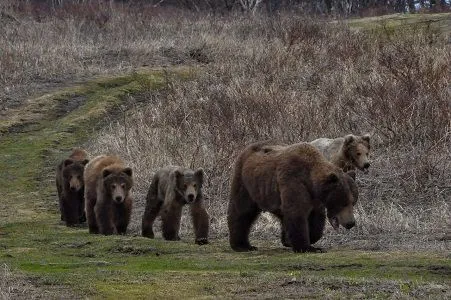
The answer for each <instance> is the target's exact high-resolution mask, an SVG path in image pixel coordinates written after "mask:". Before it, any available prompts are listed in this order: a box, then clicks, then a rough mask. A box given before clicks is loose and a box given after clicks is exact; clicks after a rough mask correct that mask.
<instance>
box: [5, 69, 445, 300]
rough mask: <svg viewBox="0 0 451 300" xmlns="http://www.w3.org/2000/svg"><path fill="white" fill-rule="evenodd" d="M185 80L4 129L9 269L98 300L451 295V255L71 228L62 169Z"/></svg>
mask: <svg viewBox="0 0 451 300" xmlns="http://www.w3.org/2000/svg"><path fill="white" fill-rule="evenodd" d="M173 76H177V77H182V78H185V79H187V80H189V78H190V76H193V73H192V71H191V70H189V69H175V70H173V71H171V72H163V71H159V70H156V71H155V70H154V71H152V70H151V71H142V72H138V73H135V74H131V75H127V76H122V77H117V78H102V79H97V80H93V81H92V82H87V83H86V84H84V85H80V86H78V87H72V88H68V89H65V90H63V91H60V92H56V93H52V94H48V95H44V96H42V97H39V98H37V99H35V101H31V102H30V103H29V104H27V105H25V106H23V107H22V108H20V109H17V111H16V112H13V113H12V115H11V118H10V119H9V120H6V121H5V122H4V123H2V124H1V126H2V127H1V128H2V137H1V143H0V169H1V170H2V172H3V176H1V177H0V186H1V189H2V194H3V195H4V196H6V197H4V198H3V199H2V202H1V204H0V224H1V226H2V227H1V228H0V263H1V264H3V263H4V264H6V265H8V266H10V267H11V268H12V270H13V272H16V273H21V274H24V275H25V276H26V277H28V278H30V279H31V280H32V281H33V282H34V284H35V285H37V286H40V287H43V288H44V289H45V288H46V287H47V286H61V285H62V286H69V287H70V288H71V289H72V291H73V293H74V295H78V296H81V297H91V298H113V299H117V298H161V297H164V298H175V299H177V298H189V297H195V298H198V297H205V298H216V297H225V298H242V297H249V298H251V297H257V296H258V297H267V298H277V297H279V298H290V297H292V298H293V297H294V298H298V297H299V295H301V296H303V297H307V298H315V297H318V298H324V297H332V298H337V297H338V298H344V297H349V296H351V295H355V294H356V293H357V295H361V296H362V297H370V298H386V297H388V296H391V295H392V294H393V293H395V292H396V293H398V294H399V295H404V296H415V295H416V294H415V293H417V292H418V291H426V292H427V293H428V295H431V296H432V297H434V296H438V297H443V296H444V290H445V292H446V291H447V290H449V275H450V270H451V263H450V259H449V257H447V256H446V254H443V253H426V252H424V253H415V252H366V251H355V250H346V249H340V248H335V249H332V250H331V251H329V252H328V253H324V254H294V253H292V252H291V251H290V250H289V249H285V248H282V247H281V246H280V245H279V244H278V243H277V244H274V243H273V241H270V242H268V241H256V245H257V246H259V247H260V250H259V251H256V252H251V253H235V252H233V251H232V250H231V249H230V248H229V246H228V242H227V240H224V239H221V240H215V239H213V240H212V241H211V244H210V245H206V246H202V247H199V246H197V245H194V243H192V241H180V242H165V241H163V240H161V239H155V240H150V239H146V238H142V237H136V236H108V237H105V236H99V235H90V234H88V233H87V229H86V228H67V227H65V226H64V225H63V224H62V223H61V222H60V221H59V214H58V212H57V199H56V195H55V194H56V193H55V187H54V182H53V176H54V173H53V172H54V171H53V169H54V167H55V166H56V164H57V163H58V161H59V160H60V159H61V158H62V157H63V156H64V155H67V153H68V150H69V149H70V148H71V147H73V146H77V145H80V144H81V143H83V142H85V141H87V140H88V139H89V136H90V135H91V134H92V132H93V131H95V129H96V128H99V127H101V126H102V125H103V124H104V120H105V117H106V116H111V115H114V114H117V113H118V112H120V110H121V109H122V108H121V105H127V101H126V99H127V96H128V95H130V94H136V93H140V92H143V91H144V90H147V89H152V90H155V89H160V88H164V87H165V85H166V82H167V81H168V80H171V78H172V77H173ZM77 97H82V98H81V99H83V101H82V104H81V105H80V106H79V107H76V108H75V109H73V110H71V111H70V112H68V113H61V111H60V109H59V107H60V106H61V103H63V104H64V103H65V101H66V102H67V101H68V100H69V99H71V98H72V99H73V98H77ZM30 112H31V113H30ZM14 113H17V115H20V116H21V117H20V118H17V117H16V116H15V115H14ZM18 120H19V121H18ZM19 125H20V127H17V126H19ZM11 128H13V129H14V128H20V130H17V131H16V132H15V130H11ZM274 239H275V240H276V239H277V238H276V237H275V238H274Z"/></svg>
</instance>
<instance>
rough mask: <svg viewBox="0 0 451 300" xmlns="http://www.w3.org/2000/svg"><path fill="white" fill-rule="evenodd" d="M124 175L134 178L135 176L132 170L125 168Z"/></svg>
mask: <svg viewBox="0 0 451 300" xmlns="http://www.w3.org/2000/svg"><path fill="white" fill-rule="evenodd" d="M122 173H124V174H126V175H128V176H130V177H132V175H133V171H132V168H125V169H124V170H122Z"/></svg>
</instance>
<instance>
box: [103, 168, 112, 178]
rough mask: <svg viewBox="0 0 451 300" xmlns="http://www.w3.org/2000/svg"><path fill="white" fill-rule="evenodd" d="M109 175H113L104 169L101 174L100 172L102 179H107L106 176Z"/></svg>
mask: <svg viewBox="0 0 451 300" xmlns="http://www.w3.org/2000/svg"><path fill="white" fill-rule="evenodd" d="M111 173H113V172H111V170H108V169H105V170H103V172H102V176H103V178H105V177H107V176H108V175H110V174H111Z"/></svg>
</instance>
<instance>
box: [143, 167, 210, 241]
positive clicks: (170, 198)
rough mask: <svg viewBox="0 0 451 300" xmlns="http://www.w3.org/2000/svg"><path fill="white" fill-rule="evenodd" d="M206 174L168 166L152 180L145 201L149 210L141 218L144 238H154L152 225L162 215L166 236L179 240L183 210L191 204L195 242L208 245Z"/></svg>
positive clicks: (168, 238) (166, 237)
mask: <svg viewBox="0 0 451 300" xmlns="http://www.w3.org/2000/svg"><path fill="white" fill-rule="evenodd" d="M203 178H204V172H203V170H202V169H198V170H196V171H193V170H190V169H184V168H180V167H175V166H171V167H166V168H164V169H161V170H159V171H158V172H157V173H156V174H155V175H154V177H153V179H152V183H151V184H150V188H149V192H148V193H147V199H146V210H145V212H144V216H143V219H142V235H143V236H145V237H148V238H154V233H153V229H152V227H153V223H154V221H155V219H156V217H157V216H158V215H161V220H162V230H163V237H164V239H166V240H180V237H179V229H180V219H181V217H182V208H183V206H184V205H185V204H189V205H190V208H191V217H192V220H193V226H194V231H195V232H194V233H195V236H196V237H195V242H196V244H198V245H204V244H208V226H209V224H208V223H209V222H208V214H207V211H206V210H205V208H204V204H203V199H202V184H203Z"/></svg>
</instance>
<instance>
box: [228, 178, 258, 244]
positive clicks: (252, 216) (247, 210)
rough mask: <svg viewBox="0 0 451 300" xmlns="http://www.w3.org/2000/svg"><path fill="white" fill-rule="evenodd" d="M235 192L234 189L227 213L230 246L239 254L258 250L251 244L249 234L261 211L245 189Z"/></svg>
mask: <svg viewBox="0 0 451 300" xmlns="http://www.w3.org/2000/svg"><path fill="white" fill-rule="evenodd" d="M232 186H234V184H232ZM234 190H235V189H234V188H232V193H231V198H230V202H229V207H228V213H227V222H228V225H229V242H230V246H231V247H232V249H233V250H235V251H238V252H243V251H254V250H257V247H254V246H252V245H251V244H250V243H249V232H250V230H251V227H252V224H254V222H255V220H256V219H257V217H258V216H259V215H260V212H261V210H260V209H259V208H258V206H257V204H255V203H254V202H253V201H252V200H251V199H250V196H249V194H248V192H247V191H246V190H245V189H244V188H243V187H241V188H239V189H238V190H237V191H235V192H234Z"/></svg>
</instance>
